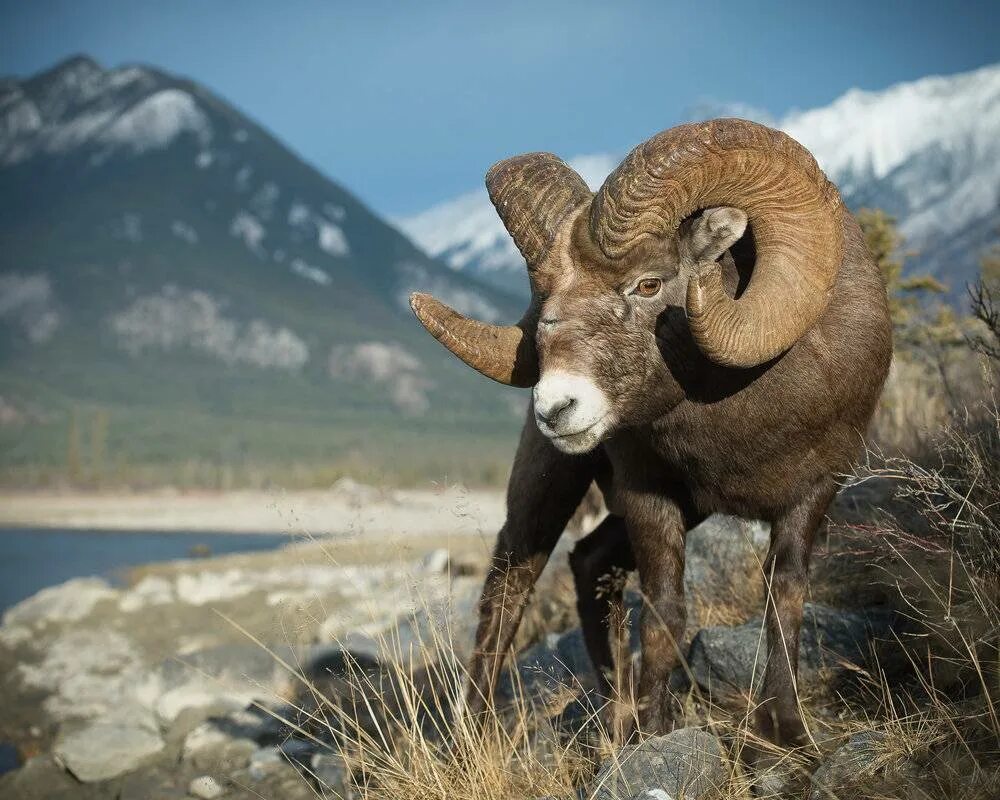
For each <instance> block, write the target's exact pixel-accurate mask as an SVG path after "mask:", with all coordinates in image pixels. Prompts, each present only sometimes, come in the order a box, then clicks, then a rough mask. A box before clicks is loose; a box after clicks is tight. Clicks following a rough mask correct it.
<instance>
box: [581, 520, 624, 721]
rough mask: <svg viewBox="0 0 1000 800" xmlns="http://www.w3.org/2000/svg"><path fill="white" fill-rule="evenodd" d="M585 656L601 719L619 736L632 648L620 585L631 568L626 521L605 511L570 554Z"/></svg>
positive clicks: (621, 585) (622, 587)
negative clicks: (599, 702) (599, 700)
mask: <svg viewBox="0 0 1000 800" xmlns="http://www.w3.org/2000/svg"><path fill="white" fill-rule="evenodd" d="M570 566H571V567H572V570H573V580H574V583H575V584H576V606H577V611H578V612H579V615H580V626H581V628H582V630H583V638H584V642H585V644H586V646H587V654H588V655H589V656H590V660H591V662H592V663H593V665H594V670H595V671H596V673H597V687H598V691H599V693H600V695H601V697H602V698H603V699H604V700H606V701H608V705H607V706H606V709H607V713H606V714H605V715H604V716H605V721H606V723H607V724H608V728H609V730H610V731H611V732H612V734H613V735H614V737H615V739H616V740H619V741H620V740H622V739H623V738H624V736H625V732H626V729H627V728H628V727H629V726H628V724H627V723H628V717H630V716H631V706H632V651H631V648H630V646H629V638H630V637H629V629H628V628H629V626H628V620H627V619H626V615H625V607H624V602H623V589H624V582H625V577H626V575H627V573H628V572H630V571H632V570H633V569H635V560H634V559H633V558H632V549H631V547H630V546H629V542H628V534H627V532H626V530H625V520H624V519H622V518H621V517H619V516H615V515H613V514H609V515H608V516H607V517H605V519H604V521H603V522H601V524H600V525H598V526H597V527H596V528H595V529H594V530H593V532H592V533H590V534H589V535H588V536H587V537H585V538H584V539H582V540H580V542H578V543H577V545H576V547H575V548H574V549H573V552H572V553H571V554H570Z"/></svg>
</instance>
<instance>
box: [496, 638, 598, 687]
mask: <svg viewBox="0 0 1000 800" xmlns="http://www.w3.org/2000/svg"><path fill="white" fill-rule="evenodd" d="M515 669H516V672H515V671H512V670H510V669H506V670H504V673H503V674H502V675H501V677H500V681H499V684H498V686H497V691H496V694H497V697H498V698H499V699H501V700H506V701H510V700H512V699H513V698H514V697H515V696H516V695H517V688H518V686H520V689H521V691H522V692H523V694H524V696H526V697H530V698H536V697H544V696H545V695H552V694H555V693H557V692H560V691H562V690H564V689H566V688H567V687H569V688H574V689H575V688H580V687H582V688H583V689H585V690H586V689H591V688H593V687H594V686H595V685H596V680H597V675H596V673H595V672H594V667H593V664H591V663H590V657H589V656H588V655H587V648H586V645H585V644H584V641H583V632H582V631H581V630H580V629H579V628H573V629H571V630H568V631H566V632H565V633H552V634H549V635H548V636H546V637H545V639H543V640H542V641H541V642H539V643H538V644H536V645H533V646H532V647H529V648H528V649H527V650H525V651H524V652H523V653H521V654H520V655H519V656H518V657H517V661H516V664H515Z"/></svg>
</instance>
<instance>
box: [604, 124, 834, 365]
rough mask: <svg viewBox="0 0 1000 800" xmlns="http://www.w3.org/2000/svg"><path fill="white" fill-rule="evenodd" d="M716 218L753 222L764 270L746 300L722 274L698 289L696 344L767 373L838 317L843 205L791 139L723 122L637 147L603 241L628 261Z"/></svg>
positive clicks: (608, 189) (692, 304)
mask: <svg viewBox="0 0 1000 800" xmlns="http://www.w3.org/2000/svg"><path fill="white" fill-rule="evenodd" d="M710 206H735V207H737V208H740V209H742V210H743V211H745V212H746V214H747V216H748V218H749V222H750V226H751V228H752V230H753V235H754V242H755V245H756V248H757V263H756V265H755V266H754V270H753V275H752V277H751V279H750V283H749V286H747V288H746V290H745V291H744V292H743V294H742V295H741V296H740V297H739V298H738V299H736V300H734V299H733V298H731V297H729V295H727V294H726V293H725V291H724V289H723V287H722V281H721V276H720V272H719V270H718V269H717V268H709V269H702V270H700V272H699V274H697V275H695V276H694V277H692V278H691V280H690V282H689V284H688V288H687V316H688V321H689V325H690V327H691V332H692V335H693V336H694V339H695V341H696V342H697V343H698V346H699V347H700V348H701V350H702V352H704V353H705V355H707V356H708V357H709V358H711V359H712V360H713V361H715V362H717V363H719V364H724V365H728V366H733V367H750V366H755V365H757V364H762V363H764V362H766V361H769V360H770V359H772V358H775V357H776V356H778V355H780V354H781V353H783V352H784V351H785V350H787V349H788V348H789V347H791V346H792V345H793V344H794V343H795V341H796V340H797V339H798V338H799V337H800V336H802V334H803V333H805V331H806V330H807V329H808V328H809V327H810V326H812V325H813V324H814V323H815V322H816V321H817V320H818V319H819V317H820V315H821V314H822V313H823V309H824V308H825V307H826V304H827V301H828V299H829V296H830V293H831V290H832V288H833V283H834V280H835V279H836V276H837V270H838V267H839V265H840V260H841V255H842V250H843V241H842V230H841V224H842V219H841V215H842V204H841V200H840V194H839V193H838V192H837V189H836V187H834V186H833V184H831V183H830V182H829V181H828V180H827V179H826V176H825V175H824V174H823V172H822V171H821V170H820V168H819V167H818V166H817V165H816V161H815V159H813V157H812V156H811V155H810V154H809V152H808V151H807V150H806V149H805V148H804V147H802V145H800V144H799V143H798V142H796V141H795V140H794V139H792V138H791V137H789V136H787V135H786V134H784V133H781V132H780V131H776V130H773V129H771V128H767V127H765V126H763V125H758V124H756V123H753V122H748V121H746V120H740V119H719V120H713V121H711V122H706V123H696V124H690V125H681V126H679V127H676V128H671V129H670V130H667V131H664V132H662V133H660V134H657V135H656V136H654V137H653V138H652V139H649V140H648V141H646V142H644V143H643V144H641V145H639V146H638V147H636V148H635V149H634V150H633V151H632V152H631V153H630V154H629V155H628V157H627V158H626V159H625V160H624V161H623V162H622V163H621V165H620V166H619V167H618V168H617V169H616V170H615V171H614V172H613V173H612V174H611V175H610V176H609V177H608V179H607V180H606V181H605V182H604V185H603V186H602V187H601V189H600V190H599V191H598V193H597V196H596V197H595V199H594V202H593V205H592V207H591V219H590V223H591V231H592V233H593V235H594V238H595V239H596V240H597V243H598V244H599V246H600V247H601V249H602V250H603V251H604V253H605V255H607V256H608V257H610V258H619V257H621V256H622V255H624V254H625V253H627V252H628V251H629V250H631V249H632V247H633V246H635V245H636V244H637V243H638V242H639V241H640V240H642V239H644V238H646V237H662V236H667V235H670V234H672V233H673V232H674V231H676V230H677V227H678V225H679V224H680V223H681V222H682V221H683V220H684V218H685V217H687V216H689V215H691V214H692V213H694V212H695V211H698V210H699V209H703V208H707V207H710Z"/></svg>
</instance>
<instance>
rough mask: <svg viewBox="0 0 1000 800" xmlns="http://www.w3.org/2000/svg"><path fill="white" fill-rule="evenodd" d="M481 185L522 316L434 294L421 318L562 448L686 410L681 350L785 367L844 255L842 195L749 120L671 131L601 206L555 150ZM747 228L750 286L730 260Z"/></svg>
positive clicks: (609, 189)
mask: <svg viewBox="0 0 1000 800" xmlns="http://www.w3.org/2000/svg"><path fill="white" fill-rule="evenodd" d="M486 186H487V189H488V190H489V194H490V198H491V199H492V201H493V204H494V206H495V207H496V210H497V213H498V214H499V215H500V217H501V219H502V220H503V222H504V225H505V226H506V227H507V230H508V231H509V232H510V234H511V236H512V237H513V239H514V242H515V243H516V244H517V247H518V249H519V250H520V251H521V254H522V255H523V256H524V259H525V261H526V263H527V266H528V275H529V278H530V281H531V290H532V300H531V304H530V305H529V307H528V310H527V311H526V313H525V314H524V316H523V317H522V319H521V321H520V322H519V323H517V324H516V325H511V326H498V325H488V324H485V323H481V322H477V321H475V320H472V319H469V318H467V317H464V316H462V315H461V314H459V313H458V312H456V311H454V310H453V309H451V308H448V307H447V306H445V305H444V304H442V303H440V302H439V301H437V300H435V299H434V298H433V297H430V296H428V295H423V294H415V295H413V297H412V298H411V305H412V307H413V310H414V312H415V313H416V315H417V317H418V318H419V319H420V321H421V322H422V323H423V325H424V327H426V328H427V330H428V331H429V332H430V333H431V334H432V335H433V336H434V337H435V338H436V339H438V340H439V341H440V342H441V343H442V344H443V345H445V347H447V348H448V349H449V350H450V351H451V352H452V353H454V354H455V355H456V356H458V357H459V358H460V359H462V360H463V361H464V362H465V363H466V364H468V365H469V366H471V367H473V368H474V369H476V370H478V371H479V372H481V373H482V374H483V375H486V376H488V377H490V378H493V379H494V380H497V381H500V382H501V383H505V384H510V385H514V386H524V387H528V386H534V387H535V389H534V407H535V418H536V421H537V423H538V426H539V428H540V429H541V430H542V431H543V432H544V433H545V434H546V435H547V436H549V437H550V438H551V439H552V441H553V442H554V443H555V444H556V446H557V447H559V448H560V449H562V450H564V451H566V452H585V451H586V450H589V449H590V448H592V447H594V446H595V445H596V444H597V443H598V442H599V441H601V440H602V439H603V438H606V437H607V436H608V435H609V434H610V432H612V431H613V430H615V429H616V428H617V427H620V426H623V425H635V424H640V423H642V422H647V421H650V420H651V419H653V418H655V416H656V415H658V414H660V413H663V412H664V411H666V410H668V409H669V406H670V405H671V404H675V403H676V402H677V401H679V400H680V398H681V397H682V396H683V394H682V393H681V394H678V392H677V391H674V392H669V391H666V392H665V391H664V388H663V387H665V386H670V385H673V386H674V387H676V386H677V383H676V381H672V380H671V374H670V371H669V370H667V368H666V364H667V362H668V361H669V356H670V355H671V353H670V352H669V351H670V349H671V348H674V349H680V350H683V349H684V343H685V342H686V341H687V342H692V343H693V345H696V346H697V349H698V351H700V353H701V354H702V355H703V356H704V357H707V359H709V360H710V361H711V362H714V363H715V364H716V365H720V366H722V367H730V368H734V369H740V368H749V367H755V366H758V365H760V364H763V363H765V362H767V361H770V360H771V359H774V358H776V357H778V356H779V355H781V354H782V353H783V352H784V351H786V350H787V349H788V348H790V347H791V346H792V345H793V344H794V343H795V342H796V341H797V340H798V339H799V338H800V337H801V336H802V335H803V333H805V332H806V331H807V330H808V329H809V328H810V327H811V326H812V325H814V324H815V322H816V321H817V320H818V318H819V316H820V315H821V314H822V312H823V309H824V308H825V307H826V304H827V300H828V298H829V295H830V292H831V290H832V286H833V282H834V280H835V278H836V275H837V270H838V267H839V265H840V260H841V256H842V231H841V213H842V211H841V201H840V196H839V194H838V192H837V190H836V188H835V187H833V185H832V184H830V183H829V182H828V181H827V180H826V178H825V176H824V175H823V173H822V172H821V171H820V169H819V168H818V167H817V165H816V162H815V161H814V160H813V158H812V156H811V155H809V153H808V152H807V151H806V150H805V149H804V148H802V147H801V146H800V145H799V144H798V143H797V142H795V141H794V140H792V139H791V138H789V137H788V136H786V135H785V134H783V133H781V132H779V131H776V130H772V129H770V128H766V127H764V126H762V125H758V124H755V123H752V122H747V121H745V120H736V119H724V120H714V121H712V122H708V123H701V124H692V125H682V126H680V127H677V128H672V129H670V130H668V131H664V132H663V133H660V134H658V135H656V136H654V137H653V138H652V139H650V140H648V141H647V142H645V143H643V144H641V145H639V146H638V147H637V148H635V150H633V151H632V152H631V153H630V154H629V156H628V157H627V158H626V159H625V160H624V161H623V162H622V163H621V165H619V167H618V168H617V169H616V170H615V171H614V172H613V173H612V174H611V175H610V176H609V177H608V179H607V180H606V181H605V182H604V185H603V186H602V187H601V188H600V190H599V191H598V192H597V193H596V194H594V193H592V192H590V191H589V189H588V188H587V186H586V184H585V183H584V182H583V180H582V179H581V178H580V176H579V175H577V174H576V173H575V172H574V171H573V170H572V169H570V168H569V167H568V166H567V165H566V164H565V163H563V162H562V161H561V160H559V159H558V158H556V157H555V156H553V155H551V154H548V153H529V154H527V155H522V156H517V157H516V158H511V159H507V160H506V161H501V162H500V163H498V164H496V165H495V166H493V168H492V169H490V171H489V172H488V173H487V176H486ZM748 225H749V229H750V232H751V233H752V239H753V246H754V250H755V252H756V261H755V263H754V265H753V268H752V272H751V273H749V274H748V277H749V279H748V280H740V279H739V276H738V275H737V274H736V272H735V271H734V270H733V269H728V270H724V269H723V264H722V263H720V260H719V259H720V257H721V256H722V255H723V254H724V253H725V252H726V250H727V248H729V247H730V246H731V245H732V244H733V243H734V242H736V241H737V240H738V239H740V237H741V236H742V235H743V233H744V231H745V230H746V229H747V227H748ZM730 266H731V265H730ZM695 352H696V353H697V351H695ZM699 358H700V356H699ZM702 360H703V359H702Z"/></svg>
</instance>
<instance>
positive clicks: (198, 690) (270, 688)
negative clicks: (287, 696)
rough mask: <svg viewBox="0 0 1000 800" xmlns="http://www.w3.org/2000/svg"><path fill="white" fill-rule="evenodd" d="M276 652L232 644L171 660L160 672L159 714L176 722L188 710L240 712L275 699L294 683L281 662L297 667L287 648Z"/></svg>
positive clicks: (250, 645) (280, 647) (157, 703)
mask: <svg viewBox="0 0 1000 800" xmlns="http://www.w3.org/2000/svg"><path fill="white" fill-rule="evenodd" d="M271 651H272V652H268V651H267V650H266V649H265V648H263V647H260V646H259V645H257V644H254V643H246V644H242V643H241V644H226V645H219V646H216V647H209V648H205V649H202V650H198V651H196V652H194V653H189V654H186V655H184V656H181V657H178V658H169V659H167V660H165V661H164V662H163V663H162V664H161V665H160V666H159V668H158V669H157V670H156V672H155V680H156V681H157V683H158V689H159V697H158V698H157V701H156V711H157V714H159V716H160V718H161V719H162V720H164V721H165V722H172V721H173V720H175V719H177V717H178V716H179V715H180V714H181V712H183V711H184V710H185V709H191V708H205V709H217V710H219V711H237V710H239V709H242V708H244V707H246V706H247V705H248V704H249V703H250V702H251V701H252V700H254V699H264V700H266V699H269V698H270V697H273V696H274V695H275V694H276V693H277V692H278V691H279V690H280V689H281V688H282V686H283V685H284V684H285V683H286V682H287V680H288V672H287V671H286V670H285V669H284V668H283V667H282V666H281V665H280V664H279V663H278V661H277V659H278V658H280V659H282V660H284V661H286V662H288V663H295V662H294V659H295V655H294V653H293V651H292V648H290V647H288V646H284V645H282V646H274V647H272V648H271Z"/></svg>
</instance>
